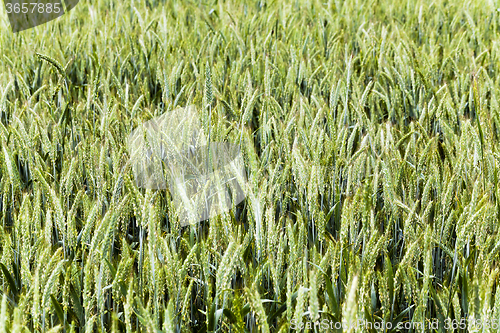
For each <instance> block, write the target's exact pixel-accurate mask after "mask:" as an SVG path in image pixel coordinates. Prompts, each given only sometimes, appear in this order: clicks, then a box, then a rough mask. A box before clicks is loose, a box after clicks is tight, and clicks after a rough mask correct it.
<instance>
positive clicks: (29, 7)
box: [5, 2, 62, 14]
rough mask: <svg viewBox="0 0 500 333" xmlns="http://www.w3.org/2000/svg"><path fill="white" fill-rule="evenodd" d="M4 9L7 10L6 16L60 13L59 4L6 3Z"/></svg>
mask: <svg viewBox="0 0 500 333" xmlns="http://www.w3.org/2000/svg"><path fill="white" fill-rule="evenodd" d="M5 7H6V8H7V14H10V13H16V14H19V13H24V14H28V13H39V14H42V13H47V14H50V13H56V14H57V13H60V12H61V10H62V8H61V4H60V3H57V2H56V3H34V2H32V3H27V2H23V3H22V4H21V3H6V4H5Z"/></svg>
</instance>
